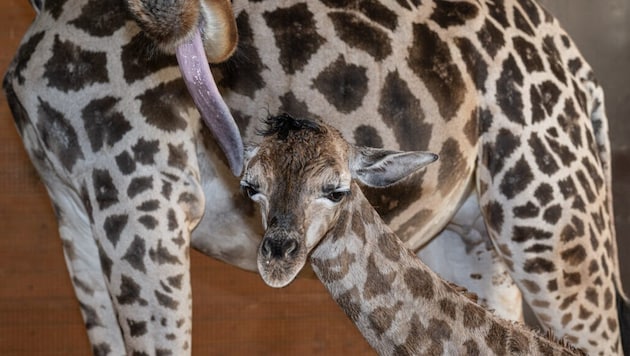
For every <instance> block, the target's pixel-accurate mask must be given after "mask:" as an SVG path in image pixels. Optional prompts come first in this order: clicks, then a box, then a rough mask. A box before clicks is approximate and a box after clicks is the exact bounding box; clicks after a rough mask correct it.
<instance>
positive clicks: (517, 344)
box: [508, 330, 529, 355]
mask: <svg viewBox="0 0 630 356" xmlns="http://www.w3.org/2000/svg"><path fill="white" fill-rule="evenodd" d="M528 349H529V339H528V337H527V335H525V334H524V333H523V332H521V331H519V330H514V331H512V332H511V334H510V338H509V339H508V352H509V354H510V355H512V354H513V355H522V354H525V353H526V350H528Z"/></svg>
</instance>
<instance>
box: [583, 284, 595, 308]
mask: <svg viewBox="0 0 630 356" xmlns="http://www.w3.org/2000/svg"><path fill="white" fill-rule="evenodd" d="M584 296H585V297H586V300H588V301H589V302H591V303H593V305H594V306H599V294H598V293H597V290H595V288H593V287H588V288H587V289H586V292H585V295H584Z"/></svg>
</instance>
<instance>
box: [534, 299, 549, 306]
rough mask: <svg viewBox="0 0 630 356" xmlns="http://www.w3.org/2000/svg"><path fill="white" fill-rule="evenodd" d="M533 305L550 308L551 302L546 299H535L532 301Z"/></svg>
mask: <svg viewBox="0 0 630 356" xmlns="http://www.w3.org/2000/svg"><path fill="white" fill-rule="evenodd" d="M532 306H533V307H536V308H549V302H548V301H546V300H538V299H534V300H533V301H532Z"/></svg>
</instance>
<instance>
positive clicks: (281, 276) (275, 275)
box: [258, 255, 306, 288]
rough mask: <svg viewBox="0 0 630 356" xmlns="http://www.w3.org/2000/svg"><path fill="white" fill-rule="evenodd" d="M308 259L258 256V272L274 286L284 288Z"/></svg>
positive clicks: (266, 281) (267, 282)
mask: <svg viewBox="0 0 630 356" xmlns="http://www.w3.org/2000/svg"><path fill="white" fill-rule="evenodd" d="M305 262H306V260H304V261H301V262H299V261H296V260H286V259H278V258H263V257H261V256H260V255H259V256H258V273H259V274H260V277H262V279H263V281H264V282H265V283H266V284H267V285H268V286H270V287H272V288H283V287H286V286H288V285H289V284H291V282H293V280H294V279H295V278H296V277H297V275H298V274H299V273H300V271H301V270H302V268H303V267H304V264H305Z"/></svg>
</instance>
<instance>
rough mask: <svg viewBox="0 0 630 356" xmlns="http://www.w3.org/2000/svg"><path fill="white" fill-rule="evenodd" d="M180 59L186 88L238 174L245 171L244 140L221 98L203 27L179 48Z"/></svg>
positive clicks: (177, 52)
mask: <svg viewBox="0 0 630 356" xmlns="http://www.w3.org/2000/svg"><path fill="white" fill-rule="evenodd" d="M175 52H176V56H177V62H178V64H179V69H180V71H181V73H182V78H183V79H184V82H185V83H186V87H187V88H188V91H189V92H190V95H191V97H192V99H193V101H194V102H195V105H196V106H197V109H198V110H199V113H200V114H201V118H202V119H203V121H204V123H205V124H206V126H207V127H208V128H209V129H210V132H212V135H213V136H214V138H215V139H216V140H217V143H218V144H219V147H221V150H222V151H223V153H224V154H225V157H226V158H227V161H228V165H229V167H230V169H231V171H232V173H233V174H234V175H235V176H240V175H241V172H242V170H243V161H244V160H243V152H244V150H243V141H242V139H241V134H240V131H239V129H238V127H237V126H236V122H235V121H234V118H233V117H232V114H231V113H230V110H229V109H228V107H227V105H226V104H225V101H223V98H222V97H221V94H220V93H219V90H218V88H217V85H216V83H215V82H214V78H213V76H212V72H211V71H210V66H209V65H208V60H207V59H206V54H205V50H204V46H203V42H202V40H201V34H200V32H199V30H198V29H197V30H195V31H193V34H192V35H191V36H190V37H189V38H188V39H186V40H185V41H183V42H182V43H181V44H180V45H178V46H177V49H176V51H175Z"/></svg>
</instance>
